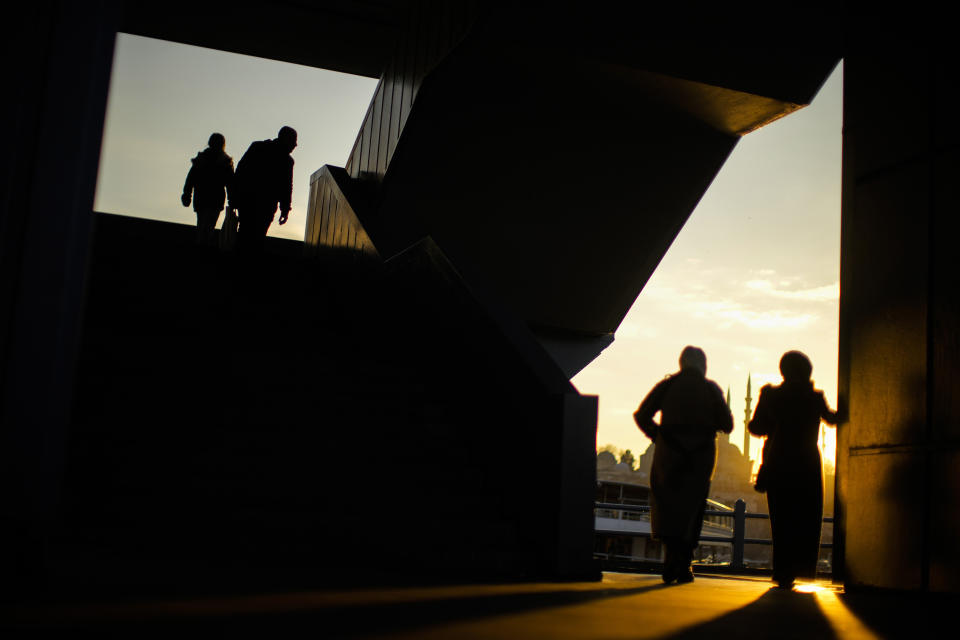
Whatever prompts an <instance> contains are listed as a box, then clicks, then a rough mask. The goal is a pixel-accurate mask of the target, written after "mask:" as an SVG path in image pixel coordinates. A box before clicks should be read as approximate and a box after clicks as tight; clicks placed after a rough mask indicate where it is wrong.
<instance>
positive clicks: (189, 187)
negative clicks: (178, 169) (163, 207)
mask: <svg viewBox="0 0 960 640" xmlns="http://www.w3.org/2000/svg"><path fill="white" fill-rule="evenodd" d="M195 167H196V165H194V164H191V165H190V171H188V172H187V180H186V181H185V182H184V183H183V193H182V194H181V195H180V202H181V203H182V204H183V206H185V207H189V206H190V195H191V194H192V193H193V184H194V181H195V179H196V176H195V175H194V173H193V170H194V168H195Z"/></svg>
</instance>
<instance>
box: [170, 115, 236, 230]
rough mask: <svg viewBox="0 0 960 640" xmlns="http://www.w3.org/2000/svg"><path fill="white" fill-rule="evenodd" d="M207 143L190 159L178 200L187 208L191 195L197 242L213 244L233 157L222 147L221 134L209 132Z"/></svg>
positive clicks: (228, 188)
mask: <svg viewBox="0 0 960 640" xmlns="http://www.w3.org/2000/svg"><path fill="white" fill-rule="evenodd" d="M207 145H208V146H207V148H206V149H204V150H203V151H201V152H200V153H198V154H197V157H195V158H193V159H192V160H191V161H190V162H191V167H190V171H189V172H188V173H187V180H186V182H184V184H183V195H181V196H180V202H182V203H183V206H185V207H189V206H190V200H191V196H192V198H193V210H194V211H195V212H196V213H197V242H198V243H199V244H202V245H208V246H210V245H213V244H215V230H216V227H217V219H218V218H219V217H220V212H221V211H223V204H224V202H225V201H226V199H227V194H228V193H230V183H231V182H232V181H233V158H231V157H230V156H228V155H227V154H226V152H224V150H223V149H224V147H225V146H226V139H225V138H224V137H223V134H220V133H213V134H211V135H210V139H209V140H208V141H207ZM231 201H232V199H231Z"/></svg>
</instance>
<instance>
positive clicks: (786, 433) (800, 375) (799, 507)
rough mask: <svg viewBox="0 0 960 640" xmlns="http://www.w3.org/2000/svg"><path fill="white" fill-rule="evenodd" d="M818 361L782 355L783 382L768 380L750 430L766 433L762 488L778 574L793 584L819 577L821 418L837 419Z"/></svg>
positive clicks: (794, 354) (799, 355) (776, 578)
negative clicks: (816, 377) (817, 373)
mask: <svg viewBox="0 0 960 640" xmlns="http://www.w3.org/2000/svg"><path fill="white" fill-rule="evenodd" d="M812 372H813V365H812V364H811V363H810V359H809V358H807V356H806V355H804V354H803V353H801V352H799V351H788V352H787V353H785V354H783V357H782V358H780V373H781V375H783V383H782V384H781V385H779V386H776V387H774V386H772V385H769V384H768V385H764V387H763V388H762V389H760V397H759V399H758V400H757V408H756V410H755V411H754V412H753V419H752V420H750V425H749V429H750V433H752V434H754V435H757V436H766V442H764V444H763V464H762V465H761V466H760V471H759V472H758V473H757V490H758V491H766V493H767V505H768V506H769V508H770V528H771V529H772V531H773V579H774V581H775V582H776V583H777V584H778V585H779V586H780V587H782V588H785V589H789V588H790V587H792V586H793V581H794V580H795V579H796V578H811V579H812V578H815V577H816V571H817V555H818V554H819V550H820V527H821V522H822V521H823V475H822V467H821V462H820V449H819V447H818V446H817V440H818V437H819V435H820V421H821V420H823V421H824V422H826V423H827V424H831V425H835V424H837V414H836V412H834V411H831V410H830V407H829V406H827V400H826V398H824V396H823V391H820V390H819V389H814V387H813V380H811V379H810V374H811V373H812Z"/></svg>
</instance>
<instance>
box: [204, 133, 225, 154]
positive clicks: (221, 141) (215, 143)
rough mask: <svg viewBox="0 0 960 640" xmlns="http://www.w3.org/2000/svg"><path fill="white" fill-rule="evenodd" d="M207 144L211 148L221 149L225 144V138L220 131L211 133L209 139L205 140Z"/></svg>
mask: <svg viewBox="0 0 960 640" xmlns="http://www.w3.org/2000/svg"><path fill="white" fill-rule="evenodd" d="M207 145H208V146H209V147H210V148H211V149H217V150H219V151H223V148H224V147H225V146H227V139H226V138H224V137H223V134H222V133H211V134H210V139H209V140H207Z"/></svg>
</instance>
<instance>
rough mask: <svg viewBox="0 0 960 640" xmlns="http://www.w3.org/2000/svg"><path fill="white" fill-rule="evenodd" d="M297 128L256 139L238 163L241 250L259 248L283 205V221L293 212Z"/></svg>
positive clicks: (233, 195)
mask: <svg viewBox="0 0 960 640" xmlns="http://www.w3.org/2000/svg"><path fill="white" fill-rule="evenodd" d="M296 146H297V132H296V131H294V130H293V129H292V128H290V127H283V128H282V129H280V132H279V133H278V134H277V137H276V138H275V139H273V140H260V141H258V142H254V143H253V144H251V145H250V148H249V149H247V152H246V153H244V154H243V157H242V158H240V162H239V163H238V164H237V172H236V174H235V176H234V187H233V191H232V192H231V202H232V203H233V205H234V206H235V207H236V208H237V210H238V215H239V218H240V227H239V229H238V230H237V231H238V241H239V244H240V248H241V250H245V251H248V252H251V251H252V252H259V251H260V250H262V249H263V239H264V237H265V236H266V235H267V230H268V229H269V228H270V224H271V223H272V222H273V216H274V214H276V212H277V207H278V206H279V208H280V221H279V222H280V224H285V223H286V222H287V217H288V216H289V215H290V200H291V197H292V195H293V158H291V157H290V153H291V152H292V151H293V150H294V149H295V148H296Z"/></svg>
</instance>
